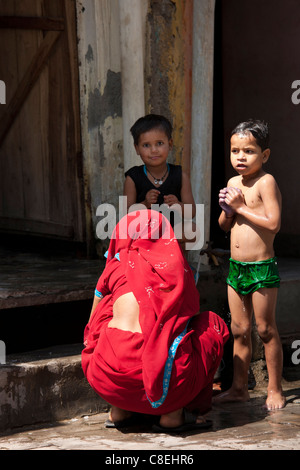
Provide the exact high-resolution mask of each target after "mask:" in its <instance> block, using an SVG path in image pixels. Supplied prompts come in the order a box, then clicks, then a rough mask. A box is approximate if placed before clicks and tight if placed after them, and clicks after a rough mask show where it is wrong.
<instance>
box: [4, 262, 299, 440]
mask: <svg viewBox="0 0 300 470" xmlns="http://www.w3.org/2000/svg"><path fill="white" fill-rule="evenodd" d="M279 266H280V274H281V279H282V282H281V287H280V290H279V297H278V308H277V317H278V318H277V321H278V327H279V332H280V335H281V338H282V342H283V345H284V354H285V364H286V365H288V366H291V362H290V359H291V356H292V354H293V352H294V350H293V349H292V342H293V341H294V340H295V339H298V340H299V339H300V317H299V315H298V312H299V307H300V289H299V287H300V260H292V259H287V260H280V263H279ZM65 267H66V266H65ZM90 267H91V266H90ZM87 269H88V270H89V268H88V266H87ZM94 269H95V270H96V271H98V270H99V266H94ZM77 272H78V274H79V273H80V269H79V268H78V271H77ZM43 275H44V274H43ZM45 276H46V273H45ZM89 276H91V277H92V278H96V277H97V273H96V272H94V273H93V274H89ZM75 277H76V276H75ZM225 277H226V269H220V268H219V267H218V268H217V269H216V270H214V269H212V270H209V269H204V270H202V271H201V275H200V280H199V284H198V288H199V290H200V296H201V310H206V309H210V310H213V311H215V312H216V313H218V314H220V315H221V316H222V314H223V315H224V314H226V307H224V305H226V284H225V283H224V279H225ZM44 279H45V278H44ZM73 279H75V278H73ZM81 279H82V278H81ZM91 281H92V280H91V278H90V279H89V283H90V284H92V282H91ZM93 282H94V281H93ZM80 283H81V281H80ZM32 285H34V284H32ZM46 291H47V287H45V292H46ZM216 293H217V295H216ZM89 295H90V294H89ZM11 306H13V305H12V304H11ZM6 312H7V310H6ZM224 319H225V318H224ZM28 321H29V320H28ZM25 333H26V331H25ZM1 339H3V340H5V338H1ZM253 341H254V343H258V340H256V339H255V336H254V339H253ZM254 346H255V345H254ZM81 350H82V345H81V344H75V345H64V346H55V347H51V348H47V349H43V350H38V351H33V352H29V353H21V354H8V356H7V357H6V364H3V365H0V431H6V430H8V429H13V428H16V427H19V426H24V425H30V424H35V423H44V422H54V421H61V420H64V419H71V418H73V417H78V416H82V415H88V414H91V413H99V412H104V411H107V409H108V405H107V403H106V402H105V401H104V400H102V399H101V398H100V397H99V396H98V395H97V394H96V393H95V392H94V391H93V390H92V389H91V387H90V385H89V384H88V383H87V381H86V379H85V377H84V375H83V372H82V369H81V356H80V353H81ZM254 350H256V351H259V354H257V353H256V357H255V359H256V360H260V359H261V358H262V355H263V349H262V348H259V347H258V346H257V345H256V347H254ZM0 355H1V354H0ZM0 359H1V358H0ZM0 362H1V360H0ZM298 369H299V366H298Z"/></svg>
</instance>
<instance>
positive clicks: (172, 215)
mask: <svg viewBox="0 0 300 470" xmlns="http://www.w3.org/2000/svg"><path fill="white" fill-rule="evenodd" d="M126 204H127V197H126V196H120V197H119V211H118V213H119V220H118V221H117V210H116V208H115V206H114V205H112V204H108V203H107V204H100V205H99V206H98V207H97V211H96V216H97V217H101V220H100V221H99V222H98V223H97V226H96V235H97V237H98V238H99V239H100V240H106V239H111V238H112V237H113V236H114V229H115V227H116V225H117V223H118V222H120V224H119V231H118V238H120V239H123V240H125V239H126V238H128V236H129V237H132V238H136V237H137V236H139V237H141V238H143V237H144V238H149V230H148V231H147V230H145V225H149V221H148V214H147V211H146V210H145V206H144V205H143V204H134V205H133V206H131V207H130V208H129V210H128V213H130V212H133V211H139V213H137V214H138V216H137V218H135V219H134V220H133V221H131V222H130V223H129V225H128V226H127V221H126V218H125V217H124V216H125V215H126V214H127V205H126ZM151 209H152V213H151V221H150V224H151V225H152V226H153V231H152V232H150V237H151V239H157V238H159V237H162V238H165V239H168V238H170V237H171V234H170V230H169V224H168V225H167V224H166V222H165V219H163V221H162V225H163V230H162V233H163V235H161V233H159V232H158V231H157V230H156V229H155V217H156V216H155V214H156V213H157V212H161V213H162V214H163V215H164V216H165V218H166V219H167V221H168V222H170V223H171V221H172V226H173V230H174V235H175V237H176V238H177V240H184V241H185V244H186V249H187V250H201V248H202V247H203V245H204V204H196V214H195V215H194V217H193V213H192V209H193V207H192V205H191V204H184V207H183V208H182V207H181V206H180V205H179V204H174V206H171V207H169V206H167V205H166V204H161V205H159V204H153V205H152V206H151Z"/></svg>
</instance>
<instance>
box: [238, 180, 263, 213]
mask: <svg viewBox="0 0 300 470" xmlns="http://www.w3.org/2000/svg"><path fill="white" fill-rule="evenodd" d="M240 189H241V190H242V193H243V195H244V199H245V204H246V205H247V206H248V207H250V208H251V209H255V208H258V207H260V206H262V204H263V202H262V198H261V195H260V191H259V189H258V185H257V184H254V185H253V186H251V187H250V188H249V187H245V186H241V187H240Z"/></svg>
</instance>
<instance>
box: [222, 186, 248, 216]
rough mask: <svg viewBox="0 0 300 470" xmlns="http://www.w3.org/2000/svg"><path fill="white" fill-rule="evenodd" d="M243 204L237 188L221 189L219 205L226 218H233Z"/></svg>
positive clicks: (240, 193) (241, 195)
mask: <svg viewBox="0 0 300 470" xmlns="http://www.w3.org/2000/svg"><path fill="white" fill-rule="evenodd" d="M244 202H245V200H244V196H243V193H242V191H241V190H240V189H239V188H232V187H229V188H223V189H221V190H220V192H219V205H220V207H221V209H222V210H223V211H224V212H225V214H226V217H228V218H229V217H233V216H234V215H235V212H236V209H237V207H238V206H240V205H241V204H244Z"/></svg>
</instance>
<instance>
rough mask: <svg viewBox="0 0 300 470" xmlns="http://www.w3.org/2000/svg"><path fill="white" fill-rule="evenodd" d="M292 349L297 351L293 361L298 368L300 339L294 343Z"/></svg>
mask: <svg viewBox="0 0 300 470" xmlns="http://www.w3.org/2000/svg"><path fill="white" fill-rule="evenodd" d="M292 349H296V351H294V352H293V354H292V357H291V360H292V363H293V364H294V365H295V366H297V365H299V364H300V339H295V341H293V343H292Z"/></svg>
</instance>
